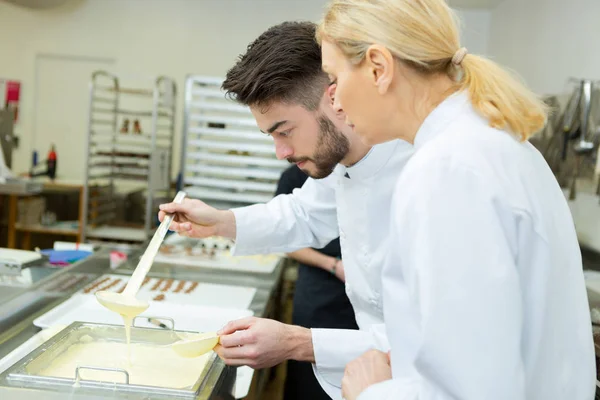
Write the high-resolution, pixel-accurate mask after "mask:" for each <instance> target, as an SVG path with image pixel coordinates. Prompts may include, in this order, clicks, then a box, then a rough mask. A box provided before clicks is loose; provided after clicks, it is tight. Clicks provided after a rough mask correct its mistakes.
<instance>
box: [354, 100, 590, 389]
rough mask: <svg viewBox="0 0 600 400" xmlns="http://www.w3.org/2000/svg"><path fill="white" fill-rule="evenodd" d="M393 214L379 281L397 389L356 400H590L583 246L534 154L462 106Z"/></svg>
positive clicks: (401, 187)
mask: <svg viewBox="0 0 600 400" xmlns="http://www.w3.org/2000/svg"><path fill="white" fill-rule="evenodd" d="M407 194H409V195H407ZM392 204H393V207H394V210H393V213H392V214H393V216H392V218H393V223H392V228H391V233H390V237H392V238H393V239H392V240H393V242H392V244H391V246H390V247H389V250H390V252H389V257H388V259H387V262H386V264H385V266H384V267H383V277H382V279H383V288H384V290H383V296H384V297H383V304H384V310H385V322H386V328H387V334H388V338H389V341H390V344H391V361H392V376H393V379H392V380H390V381H386V382H383V383H380V384H377V385H373V386H371V387H370V388H368V389H367V390H365V391H364V392H363V393H362V394H361V396H359V400H386V399H398V400H416V399H419V400H433V399H435V400H450V399H452V400H456V399H460V400H482V399H486V400H509V399H510V400H566V399H569V400H591V399H593V397H594V390H595V381H596V378H595V377H596V374H595V363H594V348H593V342H592V333H591V332H592V331H591V323H590V315H589V308H588V302H587V294H586V289H585V283H584V278H583V273H582V263H581V255H580V251H579V246H578V243H577V236H576V234H575V229H574V226H573V221H572V219H571V215H570V212H569V208H568V206H567V202H566V201H565V198H564V196H563V193H562V191H561V189H560V187H559V186H558V184H557V182H556V179H555V178H554V176H553V174H552V172H551V171H550V169H549V168H548V165H547V164H546V162H545V161H544V159H543V157H542V156H541V154H540V153H539V152H538V151H537V150H536V149H535V148H534V147H533V146H532V145H531V144H530V143H528V142H525V143H521V142H519V141H518V140H516V139H515V138H514V137H513V136H511V135H510V134H508V133H506V132H505V131H500V130H497V129H493V128H490V127H489V126H488V123H487V121H486V120H484V119H483V118H481V117H480V116H479V115H478V114H477V113H476V112H475V111H474V109H473V108H472V106H471V104H470V102H469V100H468V97H467V95H466V94H463V93H459V94H455V95H454V96H451V97H450V98H448V99H446V100H445V101H444V102H443V103H442V104H441V105H440V106H438V107H437V108H436V109H435V110H434V111H433V112H432V113H431V114H430V115H429V116H428V117H427V119H426V120H425V122H424V123H423V125H422V127H421V128H420V129H419V131H418V133H417V136H416V139H415V155H414V156H413V158H412V159H411V160H410V161H409V162H408V164H407V165H406V167H405V169H404V171H403V173H402V175H401V177H400V179H399V181H398V183H397V185H396V190H395V193H394V200H393V202H392Z"/></svg>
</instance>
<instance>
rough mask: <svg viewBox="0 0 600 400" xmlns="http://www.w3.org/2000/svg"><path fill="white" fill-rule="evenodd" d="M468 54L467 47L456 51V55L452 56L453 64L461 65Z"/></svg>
mask: <svg viewBox="0 0 600 400" xmlns="http://www.w3.org/2000/svg"><path fill="white" fill-rule="evenodd" d="M468 52H469V51H468V50H467V48H466V47H461V48H460V49H458V50H456V53H454V55H453V56H452V64H454V65H460V64H461V63H462V62H463V60H464V59H465V56H466V55H467V53H468Z"/></svg>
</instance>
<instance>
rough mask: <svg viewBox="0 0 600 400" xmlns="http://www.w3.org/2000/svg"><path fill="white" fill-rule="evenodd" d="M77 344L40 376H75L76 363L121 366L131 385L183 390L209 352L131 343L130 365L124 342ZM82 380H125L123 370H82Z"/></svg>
mask: <svg viewBox="0 0 600 400" xmlns="http://www.w3.org/2000/svg"><path fill="white" fill-rule="evenodd" d="M86 342H87V341H83V343H81V342H80V343H76V344H74V345H72V346H71V347H69V348H68V349H67V351H65V352H64V353H62V354H61V355H60V356H58V357H56V358H55V359H54V360H53V361H52V363H51V364H50V365H49V366H48V367H47V368H45V369H44V370H42V371H41V372H39V374H40V375H42V376H53V377H59V378H69V379H75V369H76V368H77V366H79V365H89V366H96V367H108V368H121V369H124V370H126V371H127V372H129V383H130V384H133V385H144V386H157V387H164V388H173V389H184V388H189V387H191V386H193V385H194V384H195V383H196V381H197V380H198V378H199V377H200V374H201V373H202V371H203V370H204V367H205V366H206V364H207V362H208V359H209V358H210V356H211V354H212V353H213V352H212V351H211V352H209V353H207V354H205V355H203V356H201V357H196V358H184V357H181V356H179V355H178V354H177V353H175V352H174V351H173V350H172V349H171V346H157V345H150V344H140V343H134V344H131V366H129V365H128V362H127V356H126V354H127V345H126V344H125V343H114V342H91V343H89V342H87V343H86ZM80 375H81V378H82V379H83V380H97V381H105V382H117V383H124V382H125V378H124V375H123V374H122V373H116V372H107V371H93V370H81V373H80Z"/></svg>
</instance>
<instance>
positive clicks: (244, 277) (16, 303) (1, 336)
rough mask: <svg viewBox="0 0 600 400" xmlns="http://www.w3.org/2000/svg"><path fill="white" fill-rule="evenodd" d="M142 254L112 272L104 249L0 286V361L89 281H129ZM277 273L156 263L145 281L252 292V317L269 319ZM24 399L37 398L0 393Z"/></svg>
mask: <svg viewBox="0 0 600 400" xmlns="http://www.w3.org/2000/svg"><path fill="white" fill-rule="evenodd" d="M142 249H143V248H140V249H130V250H129V251H128V252H129V254H128V261H127V262H126V263H125V264H123V265H122V266H120V267H119V268H118V269H116V270H112V269H110V262H109V254H110V251H111V250H112V248H111V247H110V246H107V247H103V248H102V249H100V250H99V251H98V252H96V253H95V254H94V255H92V256H90V257H88V258H87V259H85V260H82V261H80V262H78V263H76V264H74V265H72V266H70V267H67V268H64V269H63V270H60V271H58V272H56V273H54V274H52V275H50V276H48V277H46V278H43V279H41V280H40V281H39V282H37V283H35V284H33V285H31V286H30V287H22V288H18V287H3V286H0V358H2V357H4V356H5V355H6V354H8V353H10V352H11V351H12V350H13V349H15V348H16V347H18V346H20V345H21V344H22V343H24V342H25V341H27V340H28V339H29V338H31V337H32V336H34V335H35V334H36V333H38V332H39V331H40V329H39V328H37V327H35V326H34V325H33V320H34V319H36V318H37V317H39V316H40V315H42V314H44V313H46V312H47V311H49V310H51V309H52V308H54V307H56V306H57V305H59V304H60V303H62V302H63V301H65V300H67V299H68V298H69V297H70V296H71V295H72V294H74V293H75V292H76V291H78V290H80V289H81V288H82V287H84V286H85V285H87V284H88V283H90V282H92V281H93V280H94V279H96V278H98V277H99V276H101V275H102V274H106V273H112V274H124V275H130V274H131V273H132V271H133V269H134V268H135V266H136V265H137V261H138V260H139V257H140V256H141V253H142ZM120 250H121V249H120ZM282 270H283V262H280V263H279V265H278V266H277V267H276V268H275V270H274V271H273V273H271V274H254V273H240V272H230V271H223V270H217V269H205V268H196V267H194V268H190V267H185V266H176V265H168V264H161V263H155V265H153V267H152V269H151V270H150V273H149V274H148V276H149V277H155V278H172V279H185V280H194V281H200V282H207V283H217V284H227V285H233V286H249V287H255V288H257V291H256V294H255V296H254V298H253V300H252V303H251V304H250V307H249V308H250V309H251V310H252V311H253V312H254V315H256V316H262V317H274V316H276V313H277V306H278V303H279V302H278V301H276V299H277V297H278V293H279V291H280V282H281V275H282ZM74 277H77V278H78V279H79V281H78V282H77V284H75V285H73V286H72V287H70V288H69V289H68V290H63V291H60V290H54V289H55V288H53V285H54V283H55V282H57V281H58V280H66V279H74ZM54 286H56V285H54ZM28 393H36V392H35V391H33V392H31V390H29V389H27V390H25V389H15V388H6V387H0V398H2V399H13V398H14V399H17V398H18V399H19V400H22V399H23V396H27V394H28ZM40 394H41V392H39V391H38V392H37V395H38V396H39V395H40ZM45 395H46V392H44V396H45Z"/></svg>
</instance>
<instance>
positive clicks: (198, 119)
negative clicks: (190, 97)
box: [189, 114, 258, 129]
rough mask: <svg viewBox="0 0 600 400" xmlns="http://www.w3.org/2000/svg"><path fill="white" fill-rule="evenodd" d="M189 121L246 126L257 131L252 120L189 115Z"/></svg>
mask: <svg viewBox="0 0 600 400" xmlns="http://www.w3.org/2000/svg"><path fill="white" fill-rule="evenodd" d="M189 120H190V121H194V122H201V123H206V124H208V123H209V122H213V123H221V124H225V125H234V126H247V127H251V128H255V129H258V127H257V125H256V121H255V120H254V118H234V117H225V116H223V117H221V116H215V115H197V114H196V115H190V116H189Z"/></svg>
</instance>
